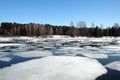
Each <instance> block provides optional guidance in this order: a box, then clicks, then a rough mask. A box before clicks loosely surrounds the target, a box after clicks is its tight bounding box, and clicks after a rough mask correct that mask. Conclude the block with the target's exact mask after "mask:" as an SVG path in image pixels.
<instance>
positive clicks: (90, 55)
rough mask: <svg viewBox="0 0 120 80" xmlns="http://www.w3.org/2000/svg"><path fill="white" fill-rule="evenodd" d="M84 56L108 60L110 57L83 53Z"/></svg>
mask: <svg viewBox="0 0 120 80" xmlns="http://www.w3.org/2000/svg"><path fill="white" fill-rule="evenodd" d="M82 55H84V56H86V57H89V58H108V55H106V54H102V53H89V52H87V53H82Z"/></svg>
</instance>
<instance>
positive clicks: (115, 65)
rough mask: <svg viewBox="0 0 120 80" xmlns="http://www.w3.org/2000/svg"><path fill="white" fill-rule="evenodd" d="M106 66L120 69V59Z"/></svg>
mask: <svg viewBox="0 0 120 80" xmlns="http://www.w3.org/2000/svg"><path fill="white" fill-rule="evenodd" d="M105 66H106V67H108V68H110V69H114V70H118V71H120V61H114V62H112V63H109V64H107V65H105Z"/></svg>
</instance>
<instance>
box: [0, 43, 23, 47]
mask: <svg viewBox="0 0 120 80" xmlns="http://www.w3.org/2000/svg"><path fill="white" fill-rule="evenodd" d="M21 45H24V44H18V43H0V47H5V46H21Z"/></svg>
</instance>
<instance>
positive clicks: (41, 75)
mask: <svg viewBox="0 0 120 80" xmlns="http://www.w3.org/2000/svg"><path fill="white" fill-rule="evenodd" d="M106 72H107V71H106V69H105V68H104V67H103V66H102V65H101V64H100V63H99V62H98V61H96V60H95V59H89V58H85V57H68V56H51V57H45V58H41V59H35V60H31V61H27V62H23V63H19V64H15V65H12V66H11V67H7V68H4V69H1V70H0V80H95V79H96V78H97V77H98V76H100V75H102V74H104V73H106Z"/></svg>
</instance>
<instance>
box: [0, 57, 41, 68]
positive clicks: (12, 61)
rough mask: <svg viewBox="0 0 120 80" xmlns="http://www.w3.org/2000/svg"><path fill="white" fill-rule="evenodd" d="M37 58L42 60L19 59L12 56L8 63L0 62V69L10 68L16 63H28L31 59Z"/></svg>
mask: <svg viewBox="0 0 120 80" xmlns="http://www.w3.org/2000/svg"><path fill="white" fill-rule="evenodd" d="M38 58H42V57H30V58H24V57H20V56H12V60H10V61H0V68H4V67H7V66H11V65H12V64H16V63H20V62H24V61H29V60H32V59H38Z"/></svg>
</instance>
